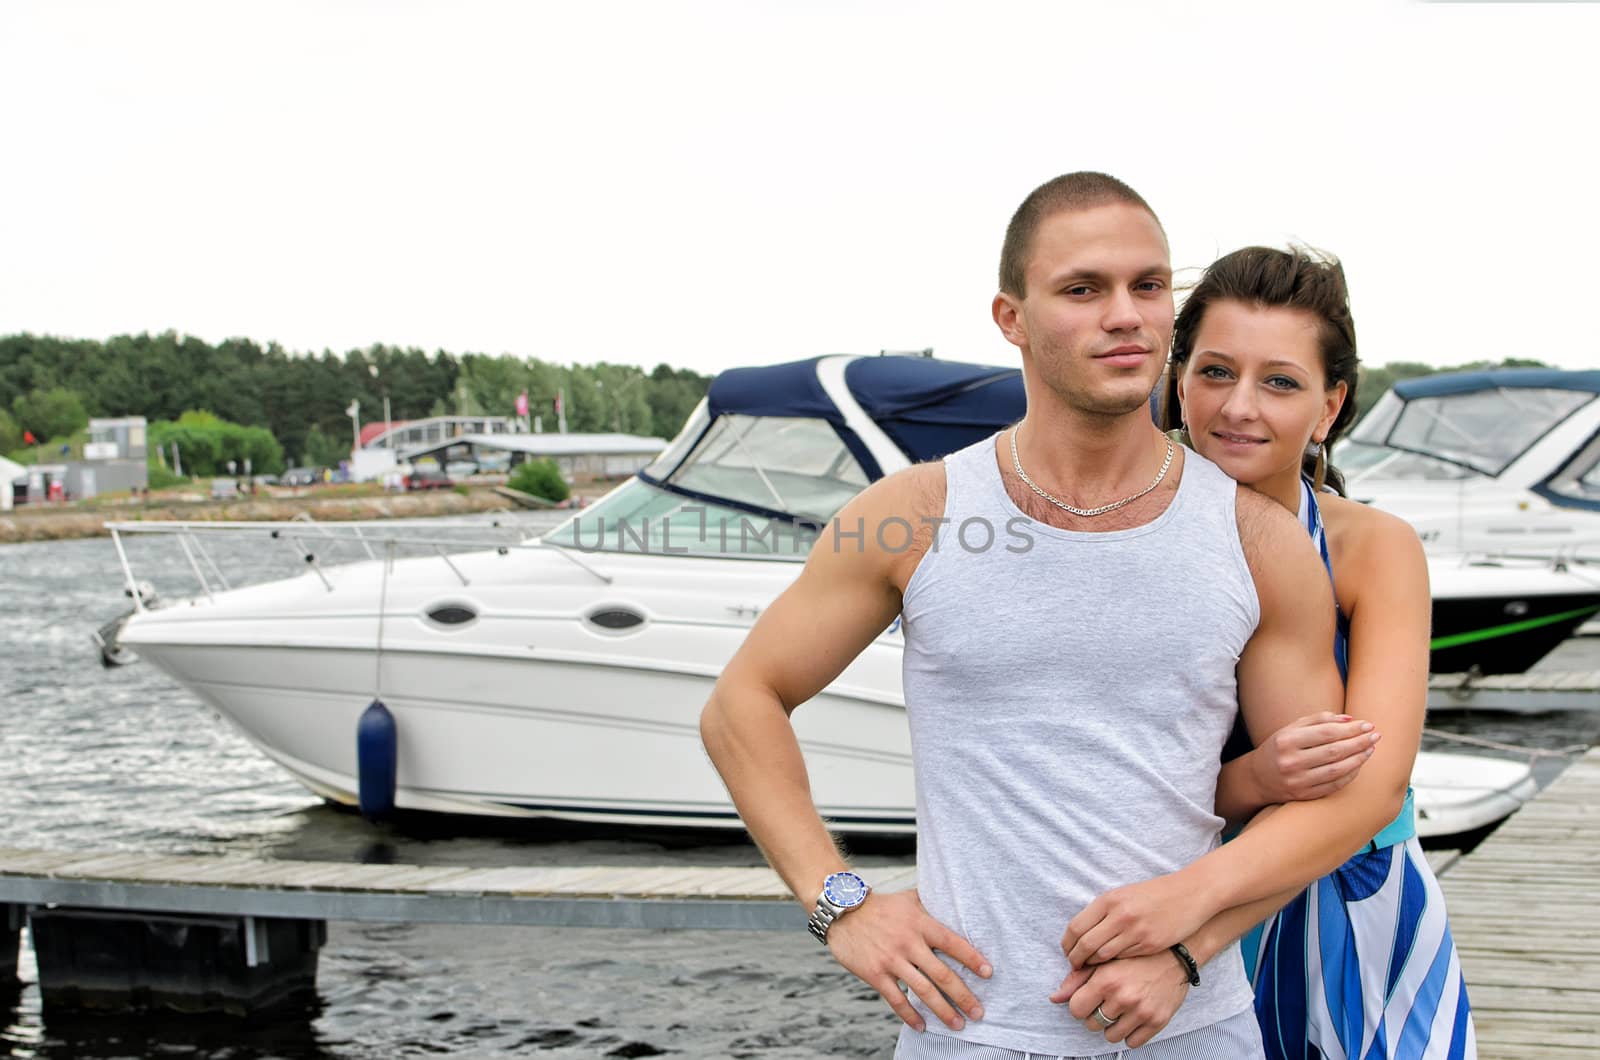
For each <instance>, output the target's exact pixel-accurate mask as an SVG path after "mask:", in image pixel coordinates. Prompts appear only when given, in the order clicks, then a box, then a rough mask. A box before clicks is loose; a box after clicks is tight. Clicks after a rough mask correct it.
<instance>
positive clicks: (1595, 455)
mask: <svg viewBox="0 0 1600 1060" xmlns="http://www.w3.org/2000/svg"><path fill="white" fill-rule="evenodd" d="M1549 487H1550V489H1551V491H1552V492H1553V493H1556V494H1558V495H1559V496H1561V497H1566V498H1568V499H1570V500H1577V501H1584V502H1587V503H1586V505H1585V506H1586V507H1587V506H1591V505H1595V504H1600V437H1595V438H1591V439H1590V440H1589V444H1588V445H1586V446H1584V447H1583V448H1582V449H1581V450H1579V451H1578V455H1577V456H1575V457H1573V458H1572V459H1571V460H1570V461H1568V462H1567V466H1566V467H1564V468H1562V469H1561V470H1560V471H1558V472H1557V473H1556V474H1555V475H1554V476H1553V477H1552V478H1551V479H1550V482H1549ZM1557 503H1558V504H1559V503H1560V501H1557Z"/></svg>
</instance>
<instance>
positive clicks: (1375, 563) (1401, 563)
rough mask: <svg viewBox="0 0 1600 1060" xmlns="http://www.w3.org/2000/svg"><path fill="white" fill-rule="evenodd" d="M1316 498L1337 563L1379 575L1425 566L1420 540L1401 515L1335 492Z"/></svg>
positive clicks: (1423, 567)
mask: <svg viewBox="0 0 1600 1060" xmlns="http://www.w3.org/2000/svg"><path fill="white" fill-rule="evenodd" d="M1318 502H1319V505H1320V507H1321V509H1322V519H1323V523H1324V525H1326V526H1327V528H1328V538H1329V545H1330V551H1333V552H1336V553H1338V555H1339V558H1340V559H1341V560H1342V562H1341V564H1340V565H1341V566H1347V567H1350V568H1353V569H1355V570H1356V571H1358V572H1360V573H1361V574H1363V575H1372V576H1380V577H1381V576H1388V575H1392V574H1395V573H1399V572H1403V571H1407V570H1421V569H1425V567H1426V563H1427V561H1426V559H1425V558H1424V556H1423V553H1422V541H1421V539H1420V538H1418V537H1417V531H1416V530H1415V529H1414V528H1413V527H1412V525H1411V524H1410V523H1408V522H1406V521H1405V520H1404V519H1401V518H1400V517H1399V516H1396V515H1391V514H1389V513H1388V512H1383V511H1379V510H1378V509H1376V508H1373V507H1370V506H1369V505H1365V504H1362V503H1361V502H1360V501H1352V500H1349V499H1347V498H1345V497H1340V496H1337V495H1329V496H1327V497H1326V498H1318Z"/></svg>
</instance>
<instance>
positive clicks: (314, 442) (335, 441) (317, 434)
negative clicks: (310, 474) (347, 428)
mask: <svg viewBox="0 0 1600 1060" xmlns="http://www.w3.org/2000/svg"><path fill="white" fill-rule="evenodd" d="M348 459H350V444H349V443H348V442H346V441H344V439H343V437H342V436H340V435H338V434H335V433H332V432H329V431H324V430H323V429H322V428H321V427H320V426H319V425H317V424H312V425H311V429H310V430H308V431H307V432H306V452H305V460H306V464H307V465H308V466H310V467H338V466H339V461H341V460H348Z"/></svg>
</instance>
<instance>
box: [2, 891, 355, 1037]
mask: <svg viewBox="0 0 1600 1060" xmlns="http://www.w3.org/2000/svg"><path fill="white" fill-rule="evenodd" d="M30 919H31V928H32V932H33V948H34V953H35V954H36V956H37V959H38V962H39V992H40V995H41V997H42V999H43V1002H44V1004H45V1006H46V1007H47V1008H58V1009H60V1008H66V1009H73V1008H88V1009H106V1010H130V1009H133V1010H137V1009H149V1008H170V1009H176V1010H178V1011H180V1012H227V1013H231V1014H233V1015H250V1014H252V1013H255V1012H259V1011H261V1010H263V1009H268V1008H272V1007H274V1006H276V1005H279V1004H281V1003H283V1002H285V1001H288V1000H290V999H291V998H293V997H295V996H296V995H299V994H302V993H303V992H307V991H314V990H315V989H316V977H317V951H318V950H319V949H320V948H321V947H322V944H323V943H324V942H326V941H327V937H328V929H327V923H326V922H325V921H322V920H297V919H289V918H285V917H254V916H217V915H208V914H198V913H148V912H138V911H135V910H107V909H79V908H70V907H55V908H48V909H46V908H36V909H34V910H33V913H32V916H31V918H30Z"/></svg>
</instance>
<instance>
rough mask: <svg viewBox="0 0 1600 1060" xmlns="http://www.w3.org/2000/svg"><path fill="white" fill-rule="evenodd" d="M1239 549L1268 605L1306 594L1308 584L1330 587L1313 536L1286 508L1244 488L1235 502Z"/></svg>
mask: <svg viewBox="0 0 1600 1060" xmlns="http://www.w3.org/2000/svg"><path fill="white" fill-rule="evenodd" d="M1234 508H1235V512H1236V514H1237V518H1238V523H1239V545H1240V547H1241V548H1242V549H1243V550H1244V558H1245V562H1246V563H1247V564H1248V565H1249V567H1250V575H1251V577H1252V578H1253V579H1254V581H1255V583H1256V592H1257V594H1258V595H1259V596H1260V597H1261V599H1262V602H1263V603H1264V604H1266V603H1270V602H1271V600H1272V599H1274V598H1277V597H1279V596H1282V595H1284V594H1288V596H1290V597H1292V596H1293V595H1294V594H1295V593H1298V592H1300V591H1302V590H1303V589H1304V588H1305V586H1306V585H1307V583H1308V581H1311V582H1319V583H1321V584H1322V585H1324V586H1326V585H1327V583H1328V576H1327V572H1326V570H1325V569H1324V568H1323V565H1322V559H1321V557H1320V556H1318V555H1317V549H1316V546H1315V545H1314V544H1313V543H1312V541H1311V535H1310V534H1308V533H1306V529H1305V527H1303V526H1301V525H1300V519H1299V517H1298V516H1296V515H1294V514H1293V513H1291V512H1290V511H1289V510H1288V509H1287V508H1285V507H1284V506H1283V505H1281V504H1279V503H1278V502H1277V501H1275V500H1273V499H1272V498H1271V497H1267V496H1265V495H1263V494H1260V493H1257V492H1256V491H1255V490H1253V489H1248V488H1245V487H1240V489H1239V491H1238V495H1237V498H1236V500H1235V502H1234Z"/></svg>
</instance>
